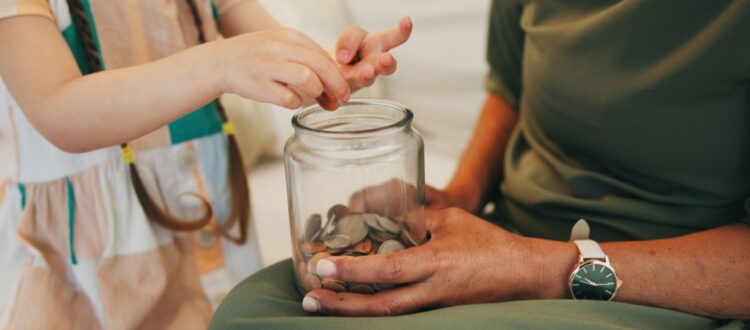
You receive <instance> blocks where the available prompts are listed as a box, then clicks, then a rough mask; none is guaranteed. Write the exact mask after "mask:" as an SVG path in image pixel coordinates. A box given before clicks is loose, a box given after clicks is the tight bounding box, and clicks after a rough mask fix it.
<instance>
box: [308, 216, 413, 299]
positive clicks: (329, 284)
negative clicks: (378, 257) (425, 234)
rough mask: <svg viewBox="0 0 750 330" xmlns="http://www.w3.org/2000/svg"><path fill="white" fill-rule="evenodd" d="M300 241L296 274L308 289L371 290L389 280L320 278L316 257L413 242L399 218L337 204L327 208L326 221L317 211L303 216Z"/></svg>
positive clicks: (365, 252)
mask: <svg viewBox="0 0 750 330" xmlns="http://www.w3.org/2000/svg"><path fill="white" fill-rule="evenodd" d="M302 236H303V237H302V238H301V239H300V241H299V244H298V246H299V251H298V253H299V256H300V257H301V258H300V259H298V260H300V261H299V263H298V264H297V276H298V277H299V283H300V284H301V286H302V287H303V288H304V289H305V290H307V291H310V290H315V289H320V288H326V289H328V290H332V291H336V292H344V291H348V292H356V293H364V294H372V293H375V292H377V291H380V290H385V289H390V288H392V287H393V286H394V285H393V284H390V283H379V284H367V283H346V282H342V281H338V280H334V279H330V278H320V277H319V276H318V275H317V274H316V272H315V267H316V265H317V263H318V261H320V260H322V259H324V258H327V257H330V256H355V257H356V256H366V255H373V254H387V253H393V252H397V251H401V250H403V249H405V248H407V247H411V246H415V245H416V243H415V242H414V240H413V239H412V238H411V237H410V236H409V233H408V231H406V230H403V228H402V227H401V225H400V224H399V222H397V221H394V220H393V219H390V218H388V217H385V216H382V215H379V214H375V213H354V212H350V211H349V208H347V207H346V206H344V205H341V204H337V205H334V206H333V207H331V208H330V209H329V210H328V214H327V215H326V222H325V224H324V223H323V217H322V216H321V215H320V214H317V213H315V214H312V215H310V216H309V217H308V218H307V220H305V224H304V228H303V233H302Z"/></svg>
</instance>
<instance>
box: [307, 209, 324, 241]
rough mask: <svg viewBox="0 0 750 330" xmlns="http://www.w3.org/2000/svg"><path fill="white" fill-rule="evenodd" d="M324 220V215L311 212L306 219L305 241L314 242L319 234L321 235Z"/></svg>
mask: <svg viewBox="0 0 750 330" xmlns="http://www.w3.org/2000/svg"><path fill="white" fill-rule="evenodd" d="M322 222H323V217H321V216H320V214H317V213H313V214H311V215H310V216H309V217H308V218H307V220H305V241H307V242H313V241H315V240H316V239H317V238H318V236H320V230H321V227H320V225H321V223H322Z"/></svg>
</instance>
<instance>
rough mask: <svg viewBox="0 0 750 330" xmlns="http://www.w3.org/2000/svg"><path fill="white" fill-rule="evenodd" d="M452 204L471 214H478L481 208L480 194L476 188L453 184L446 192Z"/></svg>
mask: <svg viewBox="0 0 750 330" xmlns="http://www.w3.org/2000/svg"><path fill="white" fill-rule="evenodd" d="M444 192H445V194H446V195H447V196H448V199H449V200H450V203H451V204H452V205H454V206H456V207H458V208H461V209H464V210H466V211H468V212H471V213H476V212H477V209H478V208H479V200H480V198H481V197H480V192H479V191H478V189H477V187H476V186H472V185H466V184H454V183H453V182H451V184H450V185H448V187H447V188H445V190H444Z"/></svg>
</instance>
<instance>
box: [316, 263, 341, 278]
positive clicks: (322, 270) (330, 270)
mask: <svg viewBox="0 0 750 330" xmlns="http://www.w3.org/2000/svg"><path fill="white" fill-rule="evenodd" d="M315 272H316V273H318V275H320V276H323V277H326V276H335V275H336V265H335V264H334V263H333V262H332V261H330V260H325V259H323V260H321V261H318V264H317V265H315Z"/></svg>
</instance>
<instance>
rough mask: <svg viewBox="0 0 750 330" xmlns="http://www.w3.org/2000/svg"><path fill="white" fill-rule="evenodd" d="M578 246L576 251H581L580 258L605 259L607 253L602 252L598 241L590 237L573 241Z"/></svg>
mask: <svg viewBox="0 0 750 330" xmlns="http://www.w3.org/2000/svg"><path fill="white" fill-rule="evenodd" d="M573 243H575V244H576V246H578V252H580V253H581V258H583V260H586V259H607V255H606V254H604V251H602V248H601V247H600V246H599V243H597V242H594V241H592V240H590V239H579V240H575V241H573Z"/></svg>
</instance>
